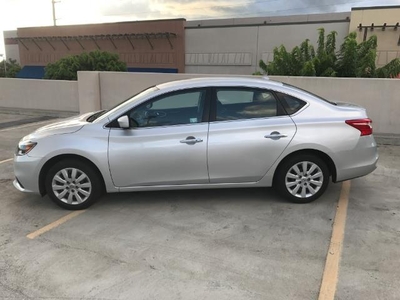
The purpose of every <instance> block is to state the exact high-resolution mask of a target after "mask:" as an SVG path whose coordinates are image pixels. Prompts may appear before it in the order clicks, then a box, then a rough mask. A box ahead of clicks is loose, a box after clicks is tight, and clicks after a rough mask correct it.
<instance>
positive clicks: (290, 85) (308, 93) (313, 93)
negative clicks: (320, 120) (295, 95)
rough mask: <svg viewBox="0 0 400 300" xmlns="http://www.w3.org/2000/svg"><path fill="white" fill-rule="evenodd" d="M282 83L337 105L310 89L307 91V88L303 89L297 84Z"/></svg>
mask: <svg viewBox="0 0 400 300" xmlns="http://www.w3.org/2000/svg"><path fill="white" fill-rule="evenodd" d="M283 85H284V86H287V87H291V88H294V89H298V90H300V91H302V92H305V93H307V94H310V95H312V96H314V97H317V98H319V99H321V100H322V101H325V102H327V103H329V104H332V105H337V104H336V103H335V102H332V101H329V100H328V99H325V98H324V97H321V96H319V95H316V94H314V93H311V92H310V91H307V90H304V89H302V88H299V87H298V86H294V85H291V84H288V83H284V84H283Z"/></svg>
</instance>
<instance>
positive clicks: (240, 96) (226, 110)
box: [215, 87, 283, 121]
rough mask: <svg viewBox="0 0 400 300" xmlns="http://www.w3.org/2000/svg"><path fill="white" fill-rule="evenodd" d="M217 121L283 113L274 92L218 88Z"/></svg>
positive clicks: (216, 94) (266, 116) (216, 92)
mask: <svg viewBox="0 0 400 300" xmlns="http://www.w3.org/2000/svg"><path fill="white" fill-rule="evenodd" d="M215 96H216V116H215V119H216V120H217V121H227V120H241V119H255V118H269V117H275V116H278V115H282V114H283V113H282V111H283V110H282V107H281V106H280V104H279V102H278V101H277V99H276V98H275V96H274V94H273V93H272V92H271V91H268V90H261V89H255V88H236V87H234V88H216V90H215Z"/></svg>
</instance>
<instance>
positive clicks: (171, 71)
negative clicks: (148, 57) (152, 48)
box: [128, 68, 178, 73]
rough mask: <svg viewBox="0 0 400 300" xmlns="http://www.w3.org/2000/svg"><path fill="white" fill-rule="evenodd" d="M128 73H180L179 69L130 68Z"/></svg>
mask: <svg viewBox="0 0 400 300" xmlns="http://www.w3.org/2000/svg"><path fill="white" fill-rule="evenodd" d="M128 72H143V73H145V72H149V73H178V69H172V68H170V69H168V68H165V69H164V68H128Z"/></svg>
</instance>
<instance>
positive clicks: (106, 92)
mask: <svg viewBox="0 0 400 300" xmlns="http://www.w3.org/2000/svg"><path fill="white" fill-rule="evenodd" d="M78 75H79V76H78V78H79V82H75V81H55V80H54V81H52V80H30V79H9V78H1V79H0V110H1V107H6V108H13V109H18V108H21V109H36V110H54V111H65V112H78V111H80V112H81V113H83V112H87V111H93V110H98V109H107V108H110V107H112V106H114V105H116V104H118V103H120V102H122V101H123V100H125V99H127V98H129V97H130V96H132V95H134V94H136V93H138V92H140V91H142V90H144V89H146V88H148V87H150V86H153V85H156V84H159V83H163V82H168V81H173V80H180V79H188V78H196V77H204V76H206V75H202V74H153V73H113V72H79V74H78ZM207 76H218V75H215V74H213V75H207ZM220 76H221V75H220ZM222 76H227V75H222ZM228 76H229V75H228ZM271 79H274V80H279V81H282V82H287V83H290V84H293V85H295V86H298V87H301V88H304V89H306V90H309V91H311V92H313V93H316V94H318V95H321V96H323V97H325V98H327V99H331V100H333V101H342V102H352V103H356V104H359V105H361V106H363V107H365V108H366V109H367V111H368V115H369V116H370V117H371V118H372V120H373V122H374V123H373V125H374V130H375V132H377V133H388V134H400V118H399V115H400V98H399V95H400V80H398V79H361V78H321V77H320V78H318V77H317V78H316V77H283V76H273V77H271ZM78 86H79V87H78Z"/></svg>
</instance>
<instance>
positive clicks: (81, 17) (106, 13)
mask: <svg viewBox="0 0 400 300" xmlns="http://www.w3.org/2000/svg"><path fill="white" fill-rule="evenodd" d="M56 1H57V3H56V4H55V7H56V18H57V25H70V24H87V23H104V22H116V21H137V20H150V19H160V18H164V19H165V18H185V19H187V20H199V19H214V18H240V17H256V16H282V15H296V14H308V13H329V12H343V11H350V10H351V8H352V7H364V6H382V5H400V0H386V1H381V0H367V1H365V0H347V1H346V0H147V1H146V0H56ZM51 2H52V1H51V0H0V56H1V54H4V44H3V31H5V30H14V29H16V28H20V27H36V26H51V25H53V15H52V4H51Z"/></svg>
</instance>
